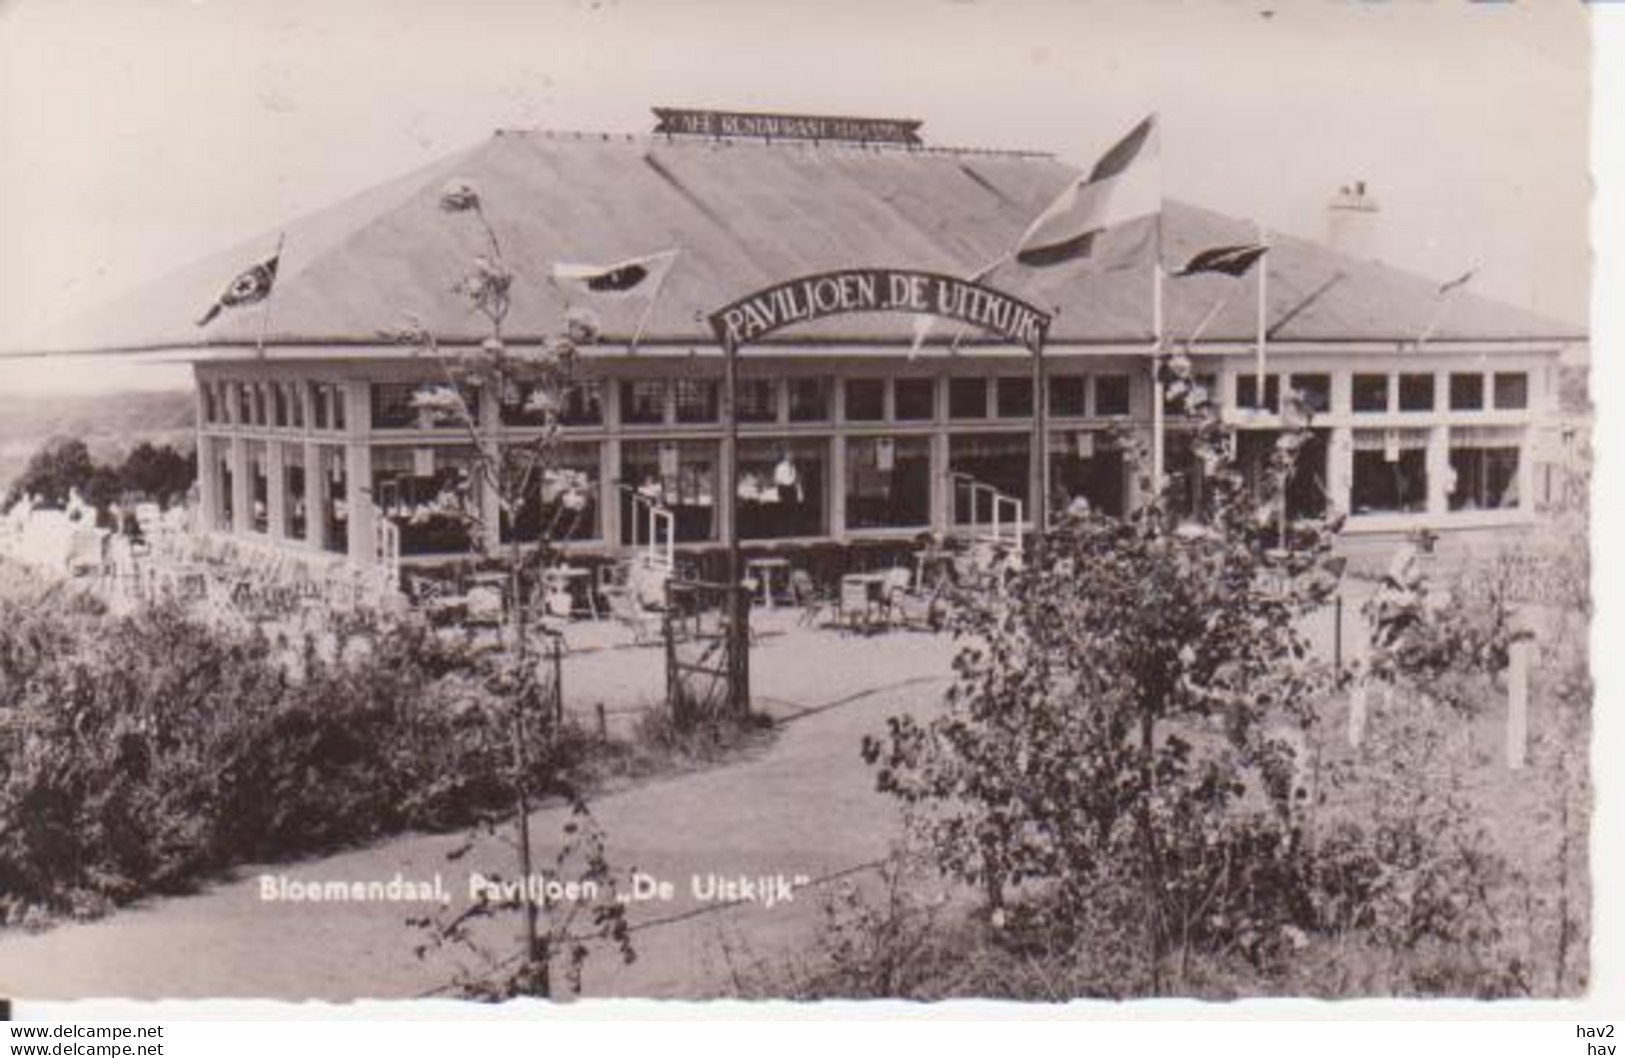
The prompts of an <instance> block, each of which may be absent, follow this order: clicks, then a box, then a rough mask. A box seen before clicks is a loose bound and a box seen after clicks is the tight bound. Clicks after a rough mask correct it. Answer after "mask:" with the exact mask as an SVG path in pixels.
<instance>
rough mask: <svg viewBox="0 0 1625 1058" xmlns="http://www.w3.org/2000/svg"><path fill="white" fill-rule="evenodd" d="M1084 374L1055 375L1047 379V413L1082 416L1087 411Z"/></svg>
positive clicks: (1085, 377) (1085, 378)
mask: <svg viewBox="0 0 1625 1058" xmlns="http://www.w3.org/2000/svg"><path fill="white" fill-rule="evenodd" d="M1086 381H1087V376H1085V375H1056V376H1055V377H1054V378H1051V379H1050V380H1049V413H1050V414H1051V415H1065V416H1078V417H1081V416H1084V415H1087V414H1088V413H1089V410H1088V407H1087V406H1086V404H1085V397H1084V394H1085V392H1086V391H1087V388H1088V387H1087V386H1086V385H1085V382H1086Z"/></svg>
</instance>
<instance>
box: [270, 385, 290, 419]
mask: <svg viewBox="0 0 1625 1058" xmlns="http://www.w3.org/2000/svg"><path fill="white" fill-rule="evenodd" d="M271 411H272V414H273V418H272V422H273V423H274V424H275V425H277V426H286V425H288V394H287V391H286V390H284V389H283V388H282V384H281V383H279V382H273V383H271Z"/></svg>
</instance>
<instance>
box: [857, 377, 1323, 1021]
mask: <svg viewBox="0 0 1625 1058" xmlns="http://www.w3.org/2000/svg"><path fill="white" fill-rule="evenodd" d="M1195 396H1196V397H1197V399H1198V400H1200V396H1201V395H1200V394H1199V393H1197V394H1195ZM1201 410H1203V411H1204V413H1205V419H1204V421H1203V423H1202V426H1201V428H1200V430H1199V431H1198V433H1197V439H1196V442H1195V445H1196V454H1197V455H1198V457H1199V458H1200V459H1201V460H1202V462H1203V464H1204V466H1205V469H1206V482H1207V488H1206V490H1205V492H1206V496H1205V503H1206V507H1205V510H1203V511H1201V512H1200V515H1199V517H1198V519H1196V520H1192V521H1186V522H1181V521H1179V520H1177V519H1175V518H1174V517H1173V516H1172V515H1171V514H1170V512H1169V510H1168V508H1167V506H1166V504H1165V502H1164V501H1165V497H1163V496H1155V497H1153V500H1152V502H1150V503H1148V504H1146V505H1145V506H1143V507H1141V508H1140V509H1138V510H1136V511H1135V512H1134V513H1133V514H1131V515H1130V516H1129V517H1127V518H1125V519H1121V520H1119V519H1114V518H1108V517H1100V516H1097V515H1092V514H1091V515H1084V516H1081V517H1073V518H1070V519H1068V520H1067V522H1066V523H1065V524H1064V525H1063V526H1062V527H1061V528H1059V529H1058V530H1057V531H1056V532H1054V533H1053V534H1052V535H1051V536H1050V538H1049V539H1048V540H1047V541H1046V543H1045V547H1044V549H1043V560H1042V562H1040V563H1033V564H1031V566H1030V568H1028V569H1026V570H1024V571H1021V572H1017V573H1014V574H1012V575H1010V576H1009V577H1008V578H1007V579H1006V580H1005V581H1004V582H1003V583H1002V585H999V586H996V587H994V588H992V589H991V590H987V591H985V592H982V593H973V594H969V595H967V596H965V597H964V598H962V599H961V600H960V606H959V607H958V610H957V613H956V616H955V619H954V631H955V633H956V635H957V636H958V638H959V640H960V642H961V647H960V650H959V653H958V655H957V657H956V659H955V663H954V670H955V674H956V682H955V684H954V686H953V688H952V689H951V691H950V694H949V703H950V704H949V709H948V711H947V712H946V714H945V715H943V716H941V717H939V718H937V719H935V720H932V721H930V722H926V723H922V722H919V721H916V720H914V719H912V718H910V717H899V718H894V719H892V720H890V721H888V731H887V734H886V736H885V737H884V738H869V739H866V740H865V742H864V755H865V757H866V758H867V759H868V760H869V761H870V762H871V763H872V764H876V765H878V766H879V775H878V781H879V786H880V788H881V789H882V790H883V791H886V792H889V793H891V794H894V795H895V796H897V797H899V798H901V799H902V800H903V801H904V802H905V803H906V804H908V805H910V806H913V809H914V812H913V816H914V824H915V825H916V826H918V827H920V828H922V829H923V830H924V831H925V836H926V838H927V841H928V843H929V845H930V846H931V847H932V848H934V849H935V851H936V855H937V858H938V862H939V866H940V867H941V868H942V869H943V870H944V871H945V872H946V873H948V874H949V875H951V876H954V877H957V878H959V879H961V880H963V881H965V882H967V883H970V884H973V885H975V886H978V887H980V888H981V889H982V890H983V892H984V894H985V899H986V902H987V904H988V907H989V911H990V915H991V917H992V920H993V921H994V923H995V924H1001V925H1005V926H1020V925H1023V924H1027V925H1032V926H1035V927H1038V930H1037V932H1036V933H1035V934H1034V935H1043V936H1045V937H1049V938H1059V939H1061V940H1062V941H1063V942H1064V941H1067V940H1070V941H1073V942H1077V941H1079V940H1081V939H1082V937H1083V934H1084V933H1086V932H1087V931H1088V930H1089V929H1090V928H1091V926H1090V924H1091V923H1099V922H1101V920H1102V918H1104V919H1107V920H1110V924H1111V926H1112V928H1114V929H1115V928H1121V926H1122V925H1123V923H1124V922H1125V921H1133V922H1137V923H1138V929H1139V935H1140V937H1141V938H1142V940H1143V946H1142V949H1141V950H1142V955H1143V961H1142V962H1141V963H1140V966H1141V967H1142V968H1143V969H1145V970H1146V971H1147V972H1148V982H1147V986H1148V987H1149V989H1150V990H1151V991H1152V992H1161V991H1162V990H1163V989H1164V985H1165V979H1166V972H1167V968H1166V966H1165V963H1166V961H1167V957H1168V955H1169V954H1170V953H1172V952H1178V953H1179V954H1180V956H1181V962H1180V965H1184V963H1185V961H1186V960H1187V959H1188V957H1189V955H1190V953H1191V952H1192V950H1193V949H1195V948H1198V947H1213V948H1222V947H1232V948H1236V949H1239V950H1241V951H1243V952H1244V953H1246V954H1248V955H1250V956H1252V957H1254V958H1256V959H1262V958H1266V957H1268V956H1269V955H1270V954H1271V952H1273V951H1274V950H1276V949H1278V948H1279V946H1280V945H1281V944H1282V943H1285V942H1289V941H1290V940H1291V938H1292V937H1293V936H1294V934H1293V933H1292V932H1291V929H1292V928H1294V927H1295V924H1296V923H1299V922H1301V921H1302V920H1303V919H1304V918H1305V917H1306V916H1307V914H1308V911H1307V908H1306V906H1305V902H1304V900H1303V898H1302V893H1303V887H1302V885H1301V884H1300V882H1301V878H1300V875H1301V872H1302V870H1303V862H1302V860H1301V858H1299V857H1298V855H1297V853H1298V852H1299V850H1301V849H1302V848H1303V847H1304V846H1305V844H1306V843H1307V842H1308V841H1310V840H1311V835H1310V834H1309V833H1308V831H1307V828H1306V826H1305V821H1304V813H1303V812H1302V811H1301V810H1300V805H1299V801H1300V799H1301V798H1302V797H1304V796H1305V793H1304V790H1303V789H1302V786H1301V785H1300V784H1298V783H1296V782H1295V781H1294V776H1295V773H1296V769H1297V768H1299V767H1303V766H1305V765H1306V764H1307V763H1308V762H1307V761H1305V760H1303V759H1300V756H1299V754H1300V750H1299V748H1298V747H1300V746H1303V745H1305V744H1306V740H1305V739H1304V738H1303V737H1302V734H1301V733H1302V732H1304V731H1305V730H1306V729H1308V728H1309V727H1310V726H1311V725H1312V724H1313V723H1314V712H1313V709H1312V705H1313V704H1314V702H1315V700H1316V699H1317V697H1318V695H1319V694H1320V693H1321V690H1322V688H1323V687H1324V686H1326V685H1327V682H1328V680H1329V673H1328V672H1327V671H1326V668H1325V667H1324V666H1322V665H1319V664H1317V663H1315V662H1313V661H1312V660H1311V659H1310V656H1309V650H1308V644H1307V643H1306V641H1305V639H1304V636H1303V633H1302V632H1301V631H1300V628H1299V624H1298V621H1299V618H1300V617H1302V616H1303V615H1304V614H1305V613H1306V612H1307V611H1308V610H1310V609H1311V608H1313V607H1315V606H1317V605H1319V604H1321V603H1322V602H1324V601H1325V600H1326V598H1327V597H1328V595H1329V593H1330V592H1331V591H1332V590H1333V589H1334V588H1335V586H1336V576H1335V574H1334V572H1333V570H1332V568H1330V567H1329V566H1328V563H1327V559H1328V557H1329V551H1330V545H1331V541H1332V538H1333V535H1334V534H1335V532H1336V529H1337V519H1336V518H1333V519H1329V520H1327V519H1322V520H1316V521H1300V522H1296V523H1293V524H1291V525H1289V526H1287V527H1286V531H1285V532H1284V533H1283V532H1282V529H1281V524H1280V523H1281V522H1282V519H1281V518H1280V516H1279V511H1280V508H1279V507H1278V504H1279V503H1280V501H1281V497H1282V496H1283V494H1284V486H1285V483H1286V481H1287V480H1288V478H1289V476H1290V474H1291V473H1292V470H1293V466H1294V463H1295V458H1296V453H1297V451H1298V448H1299V447H1300V446H1301V444H1302V443H1303V440H1304V437H1305V436H1306V430H1305V429H1304V428H1303V427H1299V428H1297V429H1291V430H1287V431H1285V432H1283V433H1282V435H1281V438H1280V441H1279V443H1278V445H1277V448H1276V451H1275V453H1274V455H1273V457H1272V458H1271V460H1270V463H1269V466H1268V468H1267V471H1266V473H1265V475H1264V482H1263V486H1264V487H1263V489H1262V490H1261V491H1259V492H1255V491H1254V490H1253V489H1252V488H1250V487H1249V486H1248V484H1247V482H1246V479H1245V476H1244V475H1243V474H1242V473H1241V472H1240V470H1239V469H1238V468H1237V467H1236V466H1235V464H1234V462H1233V457H1232V455H1231V451H1232V448H1233V445H1232V443H1231V440H1232V439H1231V436H1230V431H1229V430H1228V429H1226V428H1225V427H1224V426H1223V425H1222V424H1221V423H1220V422H1219V421H1218V419H1217V417H1216V415H1214V414H1213V412H1212V409H1211V408H1210V407H1207V406H1205V405H1203V406H1202V409H1201ZM1304 425H1305V426H1306V423H1305V424H1304ZM1135 461H1136V462H1138V461H1139V459H1138V458H1136V460H1135ZM1283 728H1284V729H1285V730H1284V731H1283V730H1282V729H1283Z"/></svg>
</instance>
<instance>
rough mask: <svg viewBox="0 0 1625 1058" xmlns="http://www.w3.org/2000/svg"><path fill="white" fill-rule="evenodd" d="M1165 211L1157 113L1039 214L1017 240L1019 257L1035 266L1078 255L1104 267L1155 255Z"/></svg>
mask: <svg viewBox="0 0 1625 1058" xmlns="http://www.w3.org/2000/svg"><path fill="white" fill-rule="evenodd" d="M1161 215H1162V182H1161V173H1160V171H1159V167H1158V149H1157V117H1156V115H1155V114H1153V115H1151V116H1150V117H1148V118H1146V119H1145V120H1144V121H1142V122H1140V123H1139V124H1138V125H1136V126H1134V130H1133V131H1132V132H1130V133H1129V134H1128V135H1127V136H1124V137H1123V138H1122V139H1121V140H1120V141H1118V143H1117V144H1116V146H1114V147H1112V149H1111V150H1109V151H1107V152H1106V153H1105V154H1104V155H1102V156H1101V158H1100V160H1099V161H1098V162H1096V163H1095V166H1094V168H1093V169H1091V170H1089V172H1088V173H1087V174H1086V175H1084V176H1082V177H1079V178H1078V179H1077V180H1074V181H1073V182H1072V183H1071V184H1070V185H1068V187H1067V188H1066V190H1065V191H1063V192H1061V194H1060V197H1058V198H1056V200H1055V201H1054V202H1052V203H1050V205H1049V208H1047V209H1045V210H1044V212H1042V213H1040V214H1039V215H1038V219H1037V220H1034V221H1033V222H1032V224H1031V225H1030V226H1029V227H1028V228H1027V230H1026V232H1025V233H1023V234H1022V236H1021V241H1020V242H1018V243H1017V244H1016V250H1015V259H1016V261H1017V262H1019V263H1020V264H1024V265H1027V266H1029V267H1034V268H1041V267H1044V266H1046V265H1054V264H1061V263H1062V262H1065V261H1072V260H1078V259H1086V260H1088V261H1090V262H1091V263H1092V264H1093V265H1094V266H1095V268H1096V269H1097V270H1099V271H1109V270H1112V269H1117V268H1129V267H1133V266H1135V265H1138V264H1141V263H1143V262H1145V261H1148V260H1151V259H1152V258H1153V257H1154V255H1155V253H1156V244H1157V235H1158V231H1157V222H1158V220H1159V219H1160V217H1161Z"/></svg>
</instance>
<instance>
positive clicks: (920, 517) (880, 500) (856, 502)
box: [846, 437, 931, 529]
mask: <svg viewBox="0 0 1625 1058" xmlns="http://www.w3.org/2000/svg"><path fill="white" fill-rule="evenodd" d="M930 522H931V440H930V438H927V437H854V438H851V439H850V440H848V441H847V443H846V525H847V528H849V529H912V528H915V527H918V526H924V525H928V524H930Z"/></svg>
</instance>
